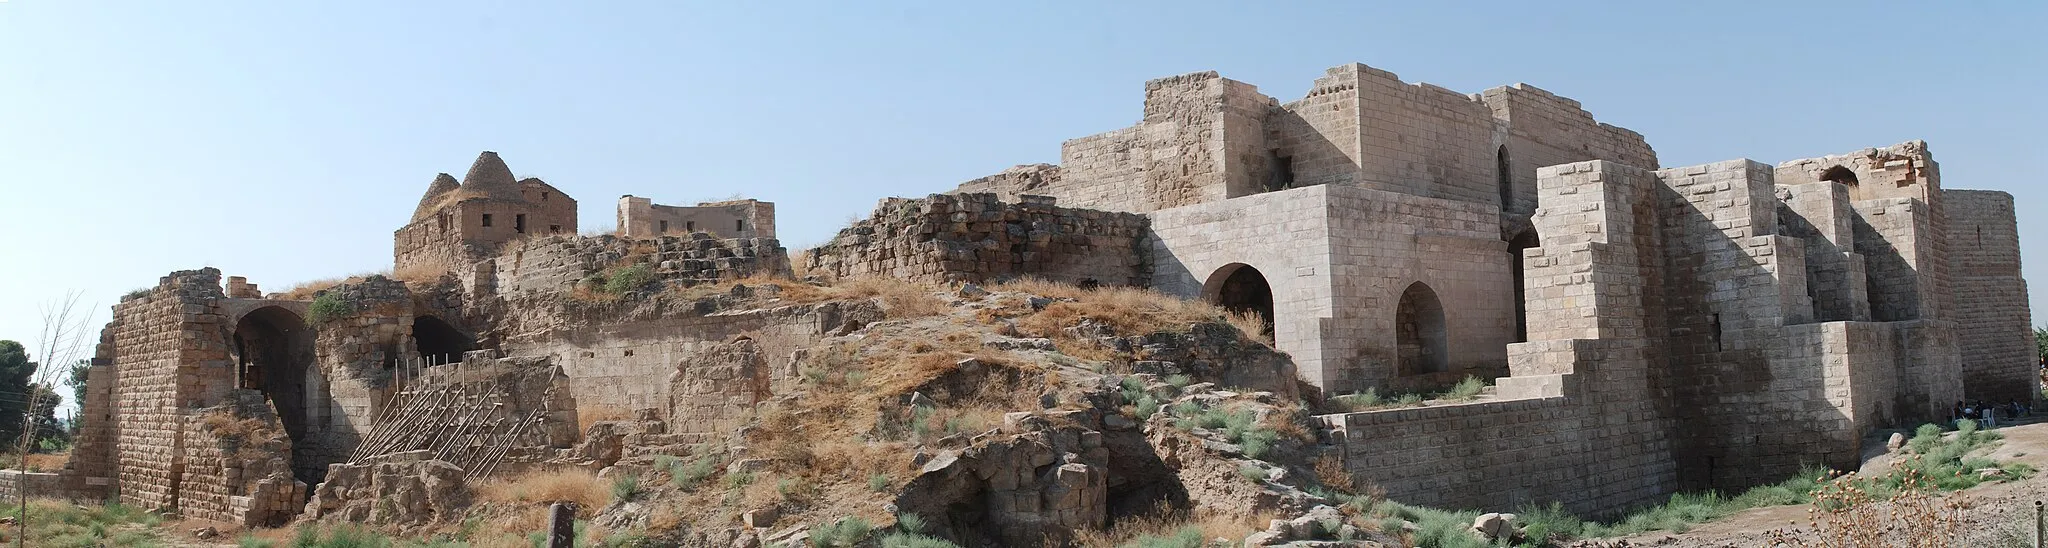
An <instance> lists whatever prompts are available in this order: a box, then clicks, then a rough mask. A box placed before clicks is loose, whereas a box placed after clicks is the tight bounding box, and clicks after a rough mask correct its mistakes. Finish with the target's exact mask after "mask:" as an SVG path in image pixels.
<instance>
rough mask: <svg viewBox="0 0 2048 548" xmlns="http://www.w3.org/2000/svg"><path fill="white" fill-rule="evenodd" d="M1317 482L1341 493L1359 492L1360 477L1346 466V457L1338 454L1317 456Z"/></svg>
mask: <svg viewBox="0 0 2048 548" xmlns="http://www.w3.org/2000/svg"><path fill="white" fill-rule="evenodd" d="M1315 472H1316V482H1317V483H1321V484H1323V486H1324V487H1328V488H1330V489H1332V490H1335V491H1337V492H1339V493H1347V494H1358V479H1357V477H1356V476H1353V475H1351V471H1350V470H1348V469H1345V468H1344V459H1340V458H1337V456H1336V455H1323V456H1321V457H1317V458H1316V462H1315Z"/></svg>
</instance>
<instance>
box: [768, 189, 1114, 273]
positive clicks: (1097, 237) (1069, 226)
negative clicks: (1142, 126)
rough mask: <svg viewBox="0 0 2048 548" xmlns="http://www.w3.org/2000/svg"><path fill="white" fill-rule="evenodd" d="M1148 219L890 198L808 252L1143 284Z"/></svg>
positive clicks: (910, 268)
mask: <svg viewBox="0 0 2048 548" xmlns="http://www.w3.org/2000/svg"><path fill="white" fill-rule="evenodd" d="M1145 227H1146V223H1145V218H1144V217H1142V216H1139V215H1132V214H1127V213H1110V212H1103V211H1092V210H1085V209H1069V208H1063V207H1058V206H1055V205H1053V201H1052V200H1050V199H1045V198H1039V197H1027V198H1025V199H1024V200H1023V201H1021V202H1016V203H1009V202H1003V201H1000V200H999V199H998V197H997V196H996V195H995V194H934V195H931V196H928V197H925V198H920V199H903V198H890V199H887V200H883V201H882V203H881V205H879V206H877V207H876V208H875V213H874V216H872V217H870V218H868V219H865V220H862V221H858V222H856V223H854V225H853V226H851V227H848V228H846V229H843V230H840V231H839V235H838V236H837V237H834V238H833V239H832V241H830V242H827V243H825V244H824V245H820V246H818V247H817V248H814V249H811V250H809V251H807V252H805V255H804V260H805V261H806V263H807V265H808V267H809V269H810V272H812V273H818V274H827V275H831V276H836V277H842V278H846V277H856V276H886V277H891V278H897V279H902V280H914V281H925V282H985V281H995V280H1003V279H1009V278H1016V277H1021V276H1036V277H1039V278H1045V279H1048V280H1054V281H1062V282H1069V283H1077V284H1091V283H1093V284H1104V285H1142V284H1143V283H1144V280H1145V264H1144V261H1143V258H1142V257H1143V253H1142V251H1141V247H1140V244H1141V242H1142V239H1143V237H1144V232H1145Z"/></svg>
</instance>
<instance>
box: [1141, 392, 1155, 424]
mask: <svg viewBox="0 0 2048 548" xmlns="http://www.w3.org/2000/svg"><path fill="white" fill-rule="evenodd" d="M1137 408H1138V420H1145V419H1149V418H1152V415H1156V414H1158V413H1159V400H1156V399H1152V396H1149V395H1148V396H1145V397H1141V398H1138V403H1137Z"/></svg>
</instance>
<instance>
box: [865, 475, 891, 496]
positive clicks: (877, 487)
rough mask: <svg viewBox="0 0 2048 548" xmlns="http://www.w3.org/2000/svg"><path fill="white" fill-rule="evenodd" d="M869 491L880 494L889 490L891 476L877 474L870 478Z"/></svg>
mask: <svg viewBox="0 0 2048 548" xmlns="http://www.w3.org/2000/svg"><path fill="white" fill-rule="evenodd" d="M868 490H869V491H874V492H876V493H880V492H883V491H888V490H889V475H888V474H883V473H880V472H877V473H875V474H873V475H870V476H868Z"/></svg>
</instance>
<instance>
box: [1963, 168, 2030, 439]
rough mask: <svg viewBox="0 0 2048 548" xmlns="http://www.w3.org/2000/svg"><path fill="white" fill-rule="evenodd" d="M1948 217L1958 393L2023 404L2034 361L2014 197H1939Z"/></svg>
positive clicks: (1967, 193)
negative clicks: (1960, 376)
mask: <svg viewBox="0 0 2048 548" xmlns="http://www.w3.org/2000/svg"><path fill="white" fill-rule="evenodd" d="M1941 200H1942V202H1943V207H1944V208H1945V210H1946V211H1947V213H1948V235H1949V243H1948V250H1949V257H1948V259H1949V265H1950V268H1949V275H1950V278H1949V289H1950V290H1951V292H1952V298H1953V299H1954V307H1953V308H1951V309H1950V310H1949V312H1950V314H1949V318H1950V319H1952V320H1954V321H1955V322H1956V325H1957V326H1958V330H1957V333H1956V335H1957V337H1958V339H1959V340H1958V341H1957V346H1959V347H1961V348H1962V349H1963V355H1962V360H1963V370H1962V373H1963V392H1964V394H1966V395H1967V396H1968V397H1969V398H1971V399H1983V400H1985V401H1988V402H2005V401H2020V402H2026V401H2029V400H2032V399H2034V398H2035V397H2036V392H2037V391H2036V390H2032V389H2031V388H2032V386H2033V384H2034V382H2035V381H2034V380H2033V379H2034V376H2035V375H2036V370H2037V369H2038V367H2037V366H2036V364H2037V363H2038V362H2039V358H2038V356H2037V355H2036V349H2035V347H2034V344H2033V340H2034V335H2033V327H2032V326H2033V317H2032V315H2031V313H2030V311H2029V310H2028V307H2027V281H2026V279H2024V278H2021V277H2020V235H2019V227H2018V221H2017V217H2016V212H2015V211H2014V208H2013V199H2012V195H2011V194H2007V193H2004V192H1994V191H1986V190H1944V191H1941Z"/></svg>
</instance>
